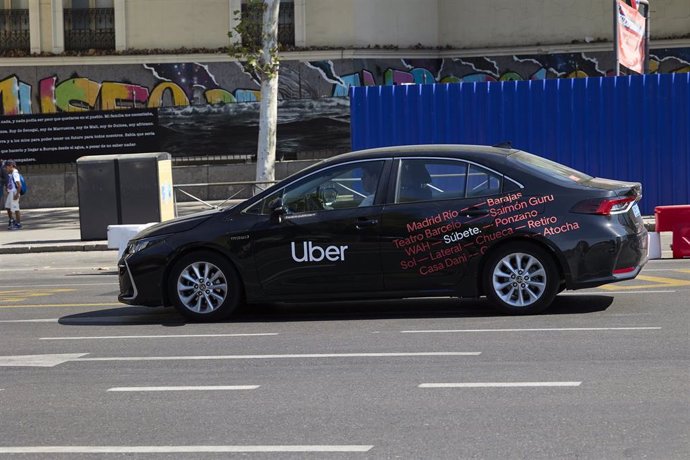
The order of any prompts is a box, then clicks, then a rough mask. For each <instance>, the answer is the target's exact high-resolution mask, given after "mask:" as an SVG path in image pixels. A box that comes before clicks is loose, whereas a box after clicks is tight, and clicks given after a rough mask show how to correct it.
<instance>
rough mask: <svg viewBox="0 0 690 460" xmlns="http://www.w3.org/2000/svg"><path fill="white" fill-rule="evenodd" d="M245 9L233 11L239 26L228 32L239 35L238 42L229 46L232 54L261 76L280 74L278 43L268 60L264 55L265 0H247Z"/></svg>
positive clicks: (235, 35)
mask: <svg viewBox="0 0 690 460" xmlns="http://www.w3.org/2000/svg"><path fill="white" fill-rule="evenodd" d="M243 10H244V11H239V10H238V11H233V15H234V16H235V20H236V21H237V26H236V27H235V28H234V31H233V30H231V31H230V32H228V37H229V38H230V39H233V38H234V37H239V38H240V40H239V41H238V42H237V43H231V44H230V45H229V47H228V53H229V54H230V56H232V57H234V58H235V59H237V60H239V61H241V62H242V64H243V65H244V67H245V69H247V70H249V71H250V72H251V73H255V74H258V75H259V76H260V77H261V78H264V77H266V78H272V77H275V76H277V75H278V69H279V67H280V61H279V59H278V44H277V40H276V46H274V47H273V48H271V50H270V53H269V58H268V60H267V61H266V60H264V57H263V42H264V40H266V39H267V37H266V34H264V33H263V16H264V11H265V10H266V4H265V3H264V1H263V0H247V2H246V3H245V4H244V5H243Z"/></svg>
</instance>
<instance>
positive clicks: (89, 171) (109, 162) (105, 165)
mask: <svg viewBox="0 0 690 460" xmlns="http://www.w3.org/2000/svg"><path fill="white" fill-rule="evenodd" d="M116 160H117V155H98V156H88V157H81V158H79V159H77V187H78V195H79V230H80V232H81V239H82V241H88V240H104V239H107V237H108V236H107V232H108V225H110V224H116V223H118V221H119V219H120V218H119V208H120V206H119V203H118V193H117V187H118V181H117V163H116Z"/></svg>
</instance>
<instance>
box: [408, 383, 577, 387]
mask: <svg viewBox="0 0 690 460" xmlns="http://www.w3.org/2000/svg"><path fill="white" fill-rule="evenodd" d="M580 384H582V382H476V383H422V384H420V385H419V388H518V387H579V386H580Z"/></svg>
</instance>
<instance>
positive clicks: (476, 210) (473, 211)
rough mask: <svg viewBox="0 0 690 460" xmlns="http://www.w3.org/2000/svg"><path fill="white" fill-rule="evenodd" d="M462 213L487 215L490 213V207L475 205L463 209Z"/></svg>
mask: <svg viewBox="0 0 690 460" xmlns="http://www.w3.org/2000/svg"><path fill="white" fill-rule="evenodd" d="M461 214H464V215H466V216H485V215H487V214H489V209H488V208H477V207H474V206H473V207H471V208H469V209H466V210H464V211H461Z"/></svg>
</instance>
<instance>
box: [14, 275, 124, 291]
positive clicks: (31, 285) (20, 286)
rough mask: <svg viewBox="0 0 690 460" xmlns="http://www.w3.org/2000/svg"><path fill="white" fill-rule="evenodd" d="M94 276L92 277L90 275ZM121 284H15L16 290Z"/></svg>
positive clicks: (116, 284)
mask: <svg viewBox="0 0 690 460" xmlns="http://www.w3.org/2000/svg"><path fill="white" fill-rule="evenodd" d="M89 276H92V275H89ZM118 285H119V283H66V284H13V285H12V287H13V288H16V289H30V288H36V287H66V286H118Z"/></svg>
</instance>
